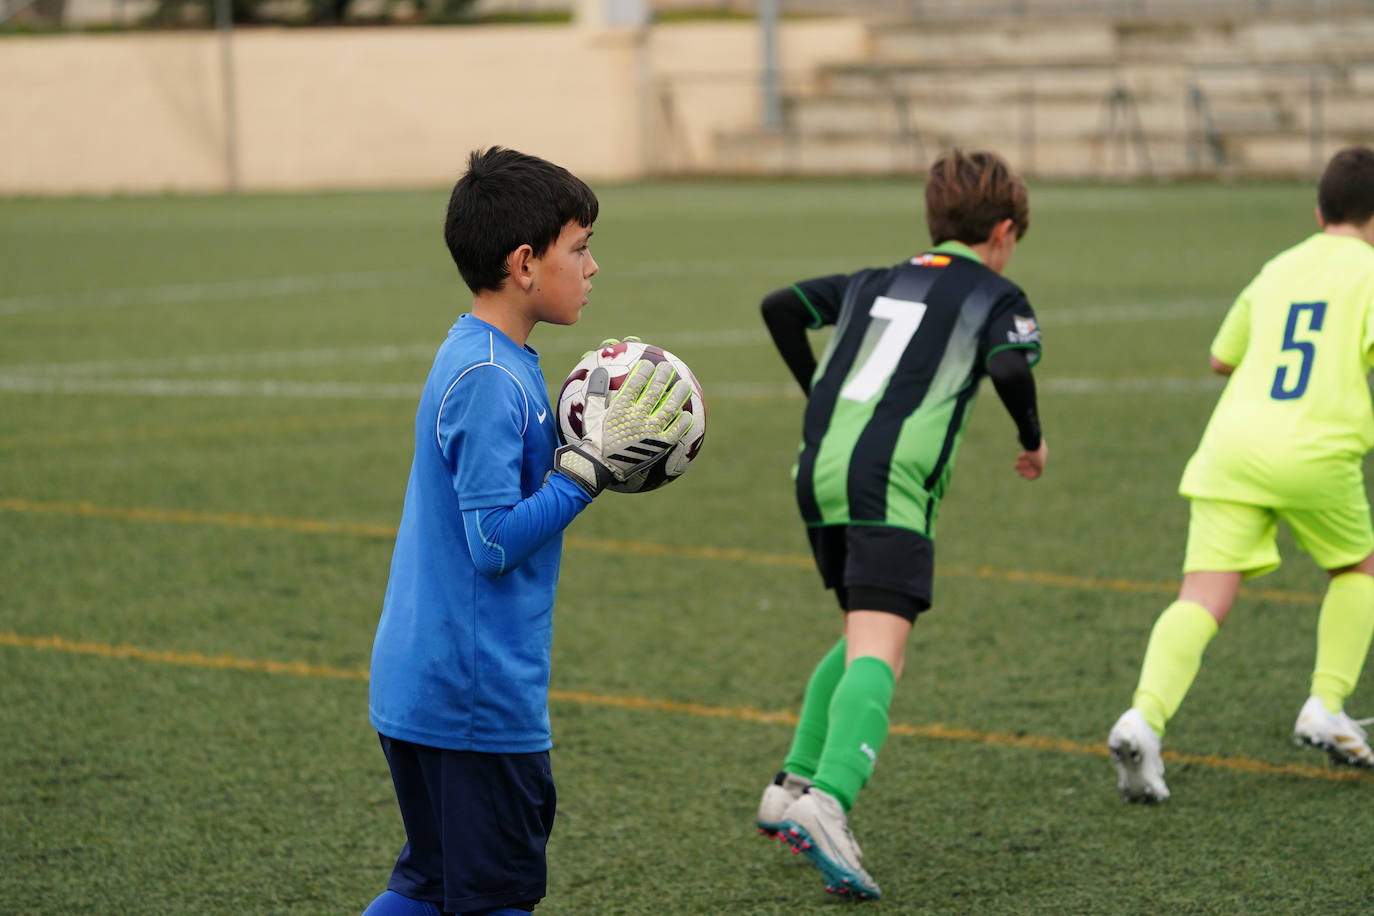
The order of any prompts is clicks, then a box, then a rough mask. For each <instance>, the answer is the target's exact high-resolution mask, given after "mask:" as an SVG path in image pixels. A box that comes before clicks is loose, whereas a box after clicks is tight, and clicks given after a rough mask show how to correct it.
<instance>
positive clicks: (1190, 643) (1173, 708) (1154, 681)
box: [1131, 601, 1217, 735]
mask: <svg viewBox="0 0 1374 916" xmlns="http://www.w3.org/2000/svg"><path fill="white" fill-rule="evenodd" d="M1216 635H1217V621H1216V618H1215V617H1213V616H1212V615H1211V614H1209V613H1208V612H1207V609H1206V608H1205V607H1203V606H1202V605H1200V604H1197V603H1196V602H1193V601H1175V602H1174V603H1173V604H1171V605H1169V606H1168V607H1167V608H1165V609H1164V613H1162V614H1160V615H1159V619H1158V620H1156V621H1155V626H1154V629H1153V630H1151V631H1150V642H1149V644H1148V645H1147V646H1146V647H1145V660H1144V661H1143V662H1142V663H1141V665H1140V682H1139V683H1138V684H1137V685H1136V688H1135V696H1134V697H1133V698H1132V701H1131V705H1132V706H1134V707H1135V708H1136V709H1138V710H1140V712H1141V714H1142V715H1144V716H1145V721H1146V722H1148V723H1150V727H1151V728H1153V729H1154V730H1155V733H1156V734H1159V735H1163V734H1164V726H1165V724H1166V723H1167V722H1168V721H1169V720H1170V719H1172V718H1173V717H1174V713H1176V712H1178V707H1179V704H1181V703H1182V702H1183V697H1184V696H1185V695H1187V693H1188V688H1189V687H1191V686H1193V678H1195V677H1197V672H1198V669H1199V668H1201V667H1202V653H1203V650H1205V649H1206V648H1207V644H1208V643H1209V642H1211V641H1212V637H1213V636H1216Z"/></svg>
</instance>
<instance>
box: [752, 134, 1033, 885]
mask: <svg viewBox="0 0 1374 916" xmlns="http://www.w3.org/2000/svg"><path fill="white" fill-rule="evenodd" d="M925 194H926V221H927V224H928V226H929V229H930V235H931V241H932V243H933V247H932V248H930V249H928V250H926V251H925V252H923V253H921V254H919V255H917V256H915V257H912V258H910V259H909V260H906V261H903V262H902V263H900V264H897V265H895V266H892V267H886V268H875V269H867V270H861V271H859V272H857V273H853V274H842V275H833V276H826V277H818V278H816V279H812V280H806V281H802V282H800V283H797V284H794V285H792V286H789V287H787V288H786V289H780V290H777V291H776V292H773V293H771V294H769V295H768V296H767V297H766V298H765V299H764V300H763V305H762V311H763V317H764V321H765V322H766V323H767V325H768V329H769V332H770V333H771V334H772V337H773V341H774V343H775V344H776V345H777V348H778V351H779V353H781V355H782V357H783V360H784V361H785V362H786V363H787V366H788V368H789V369H790V370H791V372H792V374H793V376H794V377H795V378H796V380H797V382H798V384H800V385H801V387H802V390H803V391H805V392H806V395H807V404H806V413H805V419H804V422H803V429H802V447H801V453H800V456H799V458H798V462H797V467H796V469H795V470H796V490H797V503H798V505H799V507H800V509H801V514H802V518H803V520H804V521H805V523H806V526H807V531H808V534H809V536H810V540H811V545H812V551H813V553H814V555H815V559H816V565H817V567H818V569H819V570H820V573H821V578H822V580H823V582H824V584H825V586H826V587H827V588H829V589H833V590H834V592H835V595H836V597H837V598H838V600H839V604H840V607H841V608H842V609H843V612H844V626H843V635H842V637H841V638H840V640H839V642H838V643H836V644H835V646H834V647H833V648H832V649H831V650H830V651H829V652H828V653H827V654H826V655H825V656H824V657H823V658H822V659H821V660H820V663H819V664H818V665H817V666H816V668H815V670H814V671H813V673H812V675H811V678H810V681H809V682H808V684H807V687H806V692H805V696H804V699H803V702H802V709H801V716H800V722H799V723H798V725H797V729H796V732H795V734H794V736H793V740H792V747H791V750H790V751H789V753H788V754H787V756H786V758H785V759H784V761H783V766H782V770H781V771H780V772H779V773H778V775H777V777H776V778H775V779H774V781H773V784H772V785H770V786H768V787H767V788H766V789H765V790H764V794H763V798H762V800H761V801H760V803H759V811H758V818H757V821H758V826H759V829H760V830H761V831H763V832H764V833H766V834H770V835H781V836H782V838H783V839H784V840H785V841H787V842H789V843H791V844H792V845H793V846H794V847H795V848H798V849H800V850H802V851H804V852H805V853H806V854H807V857H808V858H809V859H810V860H811V862H812V863H813V864H814V865H815V866H816V867H817V868H818V869H819V870H820V871H821V872H822V874H823V875H824V877H825V880H826V888H827V890H831V891H834V892H838V893H844V894H852V895H854V896H858V897H865V898H877V897H879V896H880V890H879V888H878V885H877V883H876V882H875V881H874V880H873V878H872V877H871V876H870V875H869V874H868V873H867V872H866V871H865V870H864V869H863V867H862V866H861V865H860V864H859V858H860V855H861V853H860V851H859V847H858V844H857V843H855V842H854V838H853V835H852V834H851V833H850V831H849V827H848V821H847V812H848V811H849V810H850V808H851V807H852V806H853V805H854V802H855V800H856V799H857V797H858V794H859V790H860V789H861V788H862V787H863V785H864V784H865V783H866V782H867V781H868V778H869V776H870V775H872V773H873V768H874V765H875V764H876V762H877V757H878V752H879V751H880V750H881V748H882V745H883V741H884V739H885V738H886V737H887V729H888V708H889V705H890V703H891V700H892V693H893V690H894V687H895V685H896V681H897V678H898V677H900V676H901V672H902V659H903V655H904V649H905V645H906V639H907V634H908V633H909V632H910V631H911V627H912V625H913V624H914V622H915V620H916V617H917V615H918V614H920V613H922V612H924V611H926V610H927V609H928V608H929V607H930V603H931V583H932V578H933V571H934V551H935V547H934V537H935V524H936V519H937V516H938V513H939V505H940V499H941V497H942V496H943V495H944V493H945V490H946V488H947V487H948V486H949V480H950V474H951V472H952V470H953V467H954V459H955V457H956V455H957V453H958V450H959V444H960V441H961V440H962V438H963V433H964V428H965V425H966V424H967V422H968V418H969V413H970V410H971V409H972V407H973V402H974V397H975V395H976V394H977V393H978V387H979V383H980V382H981V381H982V379H983V376H985V375H987V376H991V378H992V380H993V384H994V386H995V388H996V390H997V393H998V395H999V397H1000V398H1001V399H1002V402H1003V404H1004V405H1005V406H1006V408H1007V410H1008V411H1009V412H1010V413H1011V416H1012V418H1013V420H1014V421H1015V423H1016V427H1017V433H1018V437H1019V439H1020V444H1021V449H1022V451H1021V453H1020V455H1019V457H1018V458H1017V460H1016V464H1015V468H1016V471H1017V473H1019V474H1020V475H1021V476H1022V477H1024V478H1026V479H1027V480H1035V479H1036V478H1038V477H1039V476H1040V474H1041V472H1042V471H1043V470H1044V467H1045V460H1046V455H1047V451H1046V446H1045V441H1044V438H1043V437H1042V436H1041V433H1040V422H1039V418H1038V413H1037V409H1036V396H1035V383H1034V380H1033V378H1032V375H1031V367H1032V366H1033V365H1034V364H1035V362H1036V361H1037V360H1038V359H1039V357H1040V331H1039V327H1038V325H1037V323H1036V320H1035V313H1034V312H1033V311H1032V310H1031V307H1030V303H1029V302H1028V301H1027V300H1026V296H1025V294H1024V293H1023V292H1022V291H1021V289H1020V287H1018V286H1017V285H1016V284H1015V283H1012V282H1011V281H1010V280H1007V279H1006V278H1004V277H1003V276H1002V271H1003V270H1004V269H1005V268H1006V266H1007V263H1008V261H1009V260H1010V259H1011V256H1012V253H1013V251H1014V250H1015V248H1016V243H1017V241H1018V240H1019V239H1020V238H1021V237H1022V236H1023V235H1024V234H1025V232H1026V228H1027V226H1028V224H1029V218H1030V216H1029V205H1028V201H1027V192H1026V187H1025V185H1024V184H1023V183H1022V181H1021V180H1020V178H1018V177H1017V176H1016V175H1015V173H1013V172H1012V171H1011V169H1010V168H1009V167H1008V166H1007V164H1006V162H1005V161H1003V160H1002V158H1001V157H1000V156H998V155H997V154H995V153H991V152H969V153H965V152H963V151H960V150H954V151H952V152H949V153H947V154H945V155H943V156H941V157H940V158H939V159H938V160H937V161H936V162H935V164H934V165H933V166H931V170H930V179H929V181H928V182H927V184H926V192H925ZM827 325H833V326H834V328H835V330H834V332H833V333H832V335H831V337H830V341H829V344H828V346H827V347H826V350H825V352H824V353H823V355H822V356H821V358H820V361H819V363H818V362H817V360H816V359H815V357H814V355H813V353H812V350H811V346H810V343H809V342H808V340H807V337H806V332H807V330H808V329H810V330H815V329H819V328H821V327H824V326H827Z"/></svg>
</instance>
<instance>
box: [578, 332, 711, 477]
mask: <svg viewBox="0 0 1374 916" xmlns="http://www.w3.org/2000/svg"><path fill="white" fill-rule="evenodd" d="M610 385H611V376H610V373H609V372H607V371H606V370H605V369H604V368H596V369H593V370H592V372H591V375H589V376H588V377H587V395H586V401H585V406H584V407H583V410H582V424H583V430H584V434H583V436H582V438H581V439H579V440H577V441H576V442H569V443H568V444H567V445H564V446H562V447H561V448H559V449H558V451H556V452H554V458H553V466H554V469H555V470H557V471H561V472H562V473H563V474H565V475H567V476H568V477H570V478H572V480H573V481H574V482H575V483H576V484H577V485H578V486H580V487H582V489H583V490H586V491H587V493H588V495H590V496H595V495H597V494H598V493H600V492H601V491H602V490H603V489H605V488H606V486H607V485H608V484H610V483H611V482H612V481H613V480H614V481H624V480H626V479H628V478H629V477H630V476H631V475H632V474H634V473H636V472H638V471H642V470H643V469H644V468H646V467H649V466H650V465H652V464H653V463H654V462H656V461H661V460H662V459H663V457H664V456H665V455H667V454H668V450H669V449H671V448H672V447H673V446H674V445H676V444H677V442H678V440H680V439H681V438H682V437H683V436H685V435H687V431H688V430H690V429H691V428H692V415H691V414H690V413H686V412H685V411H683V409H682V405H683V404H685V403H686V401H687V399H688V398H689V397H691V395H692V386H691V383H690V382H688V381H687V380H686V379H682V378H678V377H677V371H676V370H675V369H674V368H673V367H672V366H671V365H670V364H668V363H658V364H657V365H655V364H654V363H651V362H649V361H648V360H647V359H641V360H640V361H639V362H637V363H635V364H634V366H632V367H631V368H630V371H629V374H628V375H626V376H625V381H624V383H623V384H622V385H621V386H620V390H619V391H617V392H616V393H615V395H614V396H610Z"/></svg>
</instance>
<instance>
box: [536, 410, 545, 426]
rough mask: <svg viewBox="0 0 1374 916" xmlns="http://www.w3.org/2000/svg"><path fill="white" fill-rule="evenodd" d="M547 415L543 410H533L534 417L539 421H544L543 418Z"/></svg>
mask: <svg viewBox="0 0 1374 916" xmlns="http://www.w3.org/2000/svg"><path fill="white" fill-rule="evenodd" d="M547 416H548V414H546V413H544V411H542V410H536V411H535V412H534V418H535V419H536V420H538V421H539V422H540V423H543V422H544V418H545V417H547Z"/></svg>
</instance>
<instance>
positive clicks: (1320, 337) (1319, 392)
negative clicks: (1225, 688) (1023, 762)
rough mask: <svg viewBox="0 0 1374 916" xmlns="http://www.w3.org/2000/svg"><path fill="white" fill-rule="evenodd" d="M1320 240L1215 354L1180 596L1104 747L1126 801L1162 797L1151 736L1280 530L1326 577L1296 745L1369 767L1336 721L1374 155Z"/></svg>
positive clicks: (1338, 175) (1272, 277) (1373, 273)
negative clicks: (1213, 394)
mask: <svg viewBox="0 0 1374 916" xmlns="http://www.w3.org/2000/svg"><path fill="white" fill-rule="evenodd" d="M1317 223H1318V225H1319V226H1320V227H1321V231H1320V232H1319V233H1317V234H1315V235H1313V236H1311V237H1310V238H1308V239H1307V240H1306V241H1304V242H1302V243H1300V244H1298V245H1296V246H1294V247H1292V248H1290V249H1288V250H1287V251H1285V252H1283V253H1281V254H1280V255H1278V256H1277V257H1275V258H1274V259H1273V260H1271V261H1269V262H1268V263H1267V264H1265V265H1264V268H1263V269H1262V270H1261V271H1260V272H1259V275H1258V276H1256V277H1255V278H1254V280H1252V281H1251V282H1250V285H1249V286H1247V287H1246V288H1245V289H1244V290H1243V291H1242V292H1241V294H1240V296H1239V297H1238V298H1237V299H1236V301H1235V304H1233V305H1232V306H1231V310H1230V311H1229V312H1228V313H1227V315H1226V318H1225V320H1224V321H1223V322H1222V325H1221V329H1220V330H1219V331H1218V332H1217V336H1216V339H1215V340H1214V341H1212V350H1211V364H1212V369H1213V371H1215V372H1218V373H1220V374H1222V375H1227V376H1230V378H1229V380H1228V381H1227V383H1226V388H1225V390H1224V391H1223V392H1222V394H1221V398H1220V400H1219V401H1218V402H1217V406H1216V409H1215V410H1214V411H1213V413H1212V418H1211V420H1210V421H1209V422H1208V424H1207V429H1206V432H1204V433H1203V435H1202V442H1201V443H1200V444H1199V446H1198V449H1197V452H1196V453H1195V454H1194V455H1193V457H1192V459H1191V460H1189V462H1188V465H1187V467H1186V468H1185V469H1184V472H1183V482H1182V483H1181V484H1180V485H1179V492H1180V493H1181V494H1182V495H1184V496H1186V497H1188V498H1189V499H1190V500H1191V501H1192V506H1191V516H1190V520H1189V524H1188V547H1187V551H1186V554H1185V557H1184V562H1183V584H1182V587H1181V588H1180V589H1179V594H1178V600H1177V601H1175V602H1174V603H1173V604H1171V605H1169V607H1168V608H1166V609H1165V611H1164V613H1162V614H1161V615H1160V616H1159V619H1158V620H1157V621H1156V622H1155V625H1154V629H1153V630H1152V631H1151V633H1150V640H1149V644H1148V646H1147V648H1146V650H1145V660H1144V662H1143V664H1142V666H1141V671H1140V681H1139V684H1138V685H1137V687H1136V692H1135V696H1134V698H1133V700H1132V704H1131V708H1130V709H1128V710H1127V711H1126V712H1125V713H1123V714H1122V715H1121V718H1119V719H1118V720H1117V721H1116V724H1115V725H1114V726H1113V727H1112V730H1111V733H1110V734H1109V735H1108V738H1107V744H1108V746H1109V748H1110V749H1111V753H1112V757H1113V759H1114V760H1115V763H1116V768H1117V788H1118V789H1120V790H1121V794H1122V795H1124V796H1125V797H1126V799H1127V800H1128V801H1146V802H1150V801H1163V800H1165V799H1166V798H1168V797H1169V789H1168V786H1166V785H1165V783H1164V764H1163V762H1162V761H1161V760H1160V751H1159V748H1160V737H1161V736H1162V735H1163V734H1164V726H1165V723H1166V722H1168V720H1169V719H1170V718H1171V717H1172V716H1173V714H1174V712H1175V711H1177V709H1178V707H1179V704H1180V703H1181V702H1182V701H1183V697H1184V694H1186V693H1187V692H1188V688H1189V686H1190V685H1191V684H1192V682H1193V678H1194V677H1196V675H1197V672H1198V668H1199V667H1200V665H1201V663H1202V653H1203V650H1204V649H1205V648H1206V646H1207V644H1208V643H1209V642H1210V641H1211V639H1212V637H1213V636H1215V635H1216V632H1217V628H1218V627H1219V626H1220V625H1221V624H1222V623H1223V622H1224V621H1225V620H1226V615H1227V614H1228V613H1229V612H1230V610H1231V605H1232V603H1233V602H1234V601H1235V598H1236V593H1237V591H1238V590H1239V589H1240V584H1241V580H1242V579H1248V578H1251V577H1254V576H1261V575H1264V574H1265V573H1268V572H1272V571H1273V570H1275V569H1277V568H1278V566H1279V554H1278V550H1277V548H1276V546H1275V540H1274V536H1275V532H1276V529H1277V524H1278V522H1279V520H1282V521H1283V522H1284V523H1285V524H1287V525H1288V527H1289V528H1290V529H1292V532H1293V537H1294V540H1296V542H1297V544H1298V546H1299V547H1300V548H1302V549H1303V550H1304V551H1305V552H1307V553H1308V554H1310V555H1311V556H1312V558H1313V559H1314V560H1315V561H1316V562H1317V563H1318V564H1319V565H1320V566H1321V567H1322V568H1323V569H1325V570H1326V571H1327V572H1328V574H1329V575H1330V577H1331V579H1330V583H1329V586H1328V588H1327V591H1326V595H1325V597H1324V598H1323V600H1322V604H1321V611H1320V614H1319V616H1318V618H1317V657H1316V665H1315V668H1314V670H1313V673H1312V684H1311V696H1310V697H1309V698H1308V700H1307V702H1306V703H1305V704H1304V705H1303V707H1302V710H1301V711H1300V712H1299V714H1298V719H1297V723H1296V724H1295V725H1294V728H1293V737H1294V739H1295V740H1296V741H1297V742H1298V743H1300V744H1307V745H1311V746H1313V747H1319V748H1322V749H1324V750H1325V751H1326V752H1327V753H1328V754H1329V755H1330V756H1331V759H1332V760H1334V761H1336V762H1337V763H1341V764H1347V765H1351V766H1357V767H1367V768H1368V767H1374V752H1371V751H1370V748H1369V745H1368V743H1367V742H1366V740H1365V732H1364V729H1363V728H1361V726H1360V723H1358V722H1355V721H1354V720H1352V719H1351V718H1350V717H1349V716H1347V715H1346V714H1345V711H1344V705H1345V700H1346V698H1347V697H1349V696H1350V694H1351V693H1352V692H1353V691H1354V689H1355V684H1356V682H1357V681H1358V679H1359V676H1360V669H1361V667H1362V665H1363V663H1364V659H1365V655H1366V654H1367V653H1368V651H1369V644H1370V637H1371V635H1372V634H1374V529H1371V524H1370V515H1369V500H1368V498H1367V496H1366V495H1365V486H1364V476H1363V471H1362V464H1363V458H1364V455H1365V453H1366V452H1368V451H1369V450H1370V448H1371V447H1374V410H1372V409H1371V403H1370V393H1369V385H1368V374H1369V371H1370V368H1371V366H1374V150H1371V149H1369V148H1367V147H1350V148H1347V149H1344V150H1341V151H1340V152H1339V153H1337V154H1336V155H1335V156H1334V157H1332V159H1331V161H1330V162H1329V163H1328V164H1327V167H1326V170H1325V171H1324V172H1323V174H1322V178H1321V184H1320V187H1319V189H1318V193H1317Z"/></svg>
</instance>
